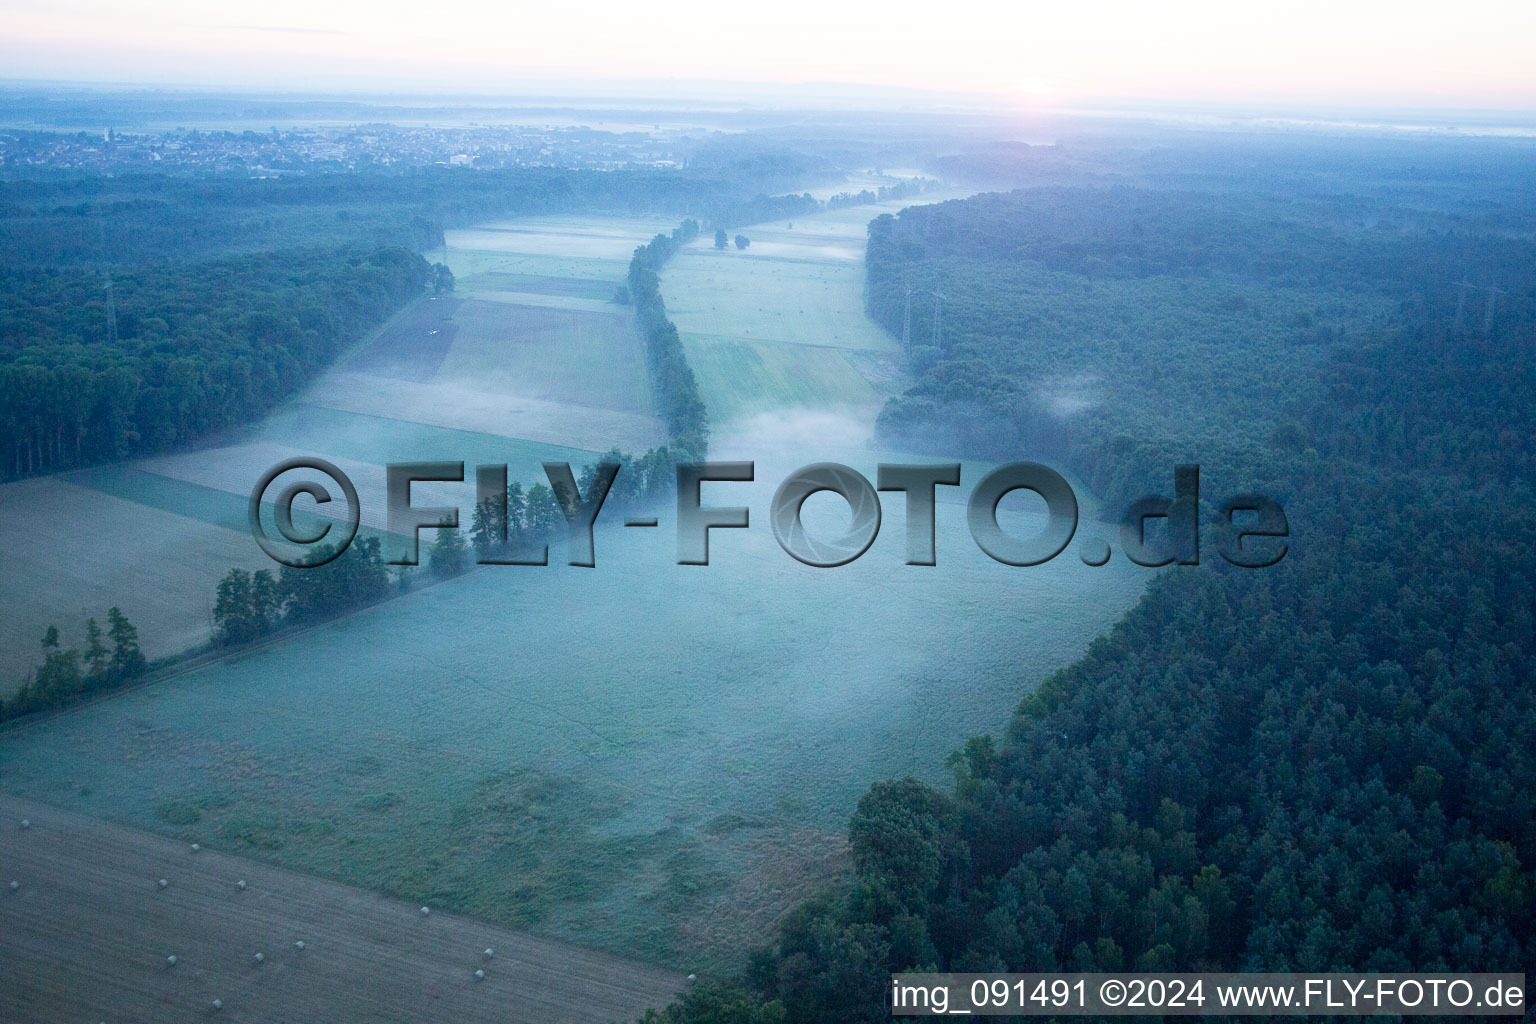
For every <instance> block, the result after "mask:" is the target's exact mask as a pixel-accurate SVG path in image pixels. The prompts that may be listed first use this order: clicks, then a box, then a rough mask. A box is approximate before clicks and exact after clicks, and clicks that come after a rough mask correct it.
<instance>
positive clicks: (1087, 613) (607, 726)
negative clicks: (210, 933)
mask: <svg viewBox="0 0 1536 1024" xmlns="http://www.w3.org/2000/svg"><path fill="white" fill-rule="evenodd" d="M795 461H796V462H798V461H799V459H798V458H797V459H796V460H795ZM788 468H790V466H789V465H787V464H786V465H782V466H781V465H777V464H775V465H773V466H769V465H766V464H760V476H759V483H756V484H751V485H711V486H718V488H719V490H718V491H716V492H713V493H706V496H705V497H706V500H707V501H710V502H711V503H736V502H738V501H740V502H743V503H746V504H748V505H750V506H751V507H752V508H753V509H754V511H755V512H756V513H757V514H755V515H754V516H753V522H754V526H753V528H752V529H749V530H746V531H723V532H721V533H719V534H717V535H716V537H715V539H714V540H713V542H712V545H711V553H712V559H713V560H714V564H712V565H711V566H709V567H706V568H700V567H691V566H677V565H675V564H674V562H673V560H674V558H675V552H674V548H673V542H672V537H671V535H670V533H668V532H666V531H626V530H623V529H612V530H605V531H603V532H602V533H601V534H600V536H599V537H598V548H597V552H598V560H599V565H598V568H597V569H596V570H595V571H594V570H580V571H578V570H575V569H570V568H568V567H564V566H561V565H555V566H551V567H549V568H548V569H514V568H505V569H488V570H486V571H483V572H479V573H475V574H471V575H470V576H467V577H464V578H461V579H460V580H458V581H455V582H453V583H451V584H448V585H446V586H440V587H434V588H431V589H429V590H424V591H421V592H418V593H415V594H412V595H409V596H407V597H405V598H404V599H402V600H399V601H395V602H391V603H390V604H388V605H384V606H380V607H377V608H374V609H370V610H368V611H365V612H363V613H361V614H359V615H357V616H354V617H351V618H349V619H346V620H344V621H340V622H336V623H332V624H329V625H326V626H323V627H321V628H319V629H317V630H315V631H313V632H311V633H309V634H306V635H305V636H304V637H300V638H294V639H293V640H290V641H284V642H281V643H278V644H275V645H273V646H271V647H269V648H265V649H263V650H260V651H257V652H254V653H252V654H250V655H248V656H245V657H243V658H241V659H239V660H237V661H235V662H232V663H225V664H221V665H216V666H210V667H208V668H205V669H202V670H199V671H197V672H193V673H189V674H187V675H185V676H181V677H178V678H176V679H173V680H170V681H168V682H166V683H165V684H163V685H159V686H156V687H152V688H148V689H145V690H142V691H137V692H134V693H131V694H126V695H124V696H123V697H121V698H119V699H116V700H114V701H110V702H107V703H104V704H102V705H99V706H96V707H92V708H87V709H84V710H82V711H81V712H79V713H77V714H72V715H69V716H65V717H62V718H59V719H57V720H54V721H51V722H48V723H43V724H41V725H39V726H37V727H34V728H32V729H29V730H26V731H23V732H21V733H18V734H14V735H11V736H9V737H6V738H5V739H4V740H3V741H0V788H4V789H5V790H6V791H9V792H15V793H19V794H23V795H27V796H32V797H36V798H40V799H44V800H47V801H50V802H54V803H58V804H60V805H62V806H66V807H74V808H78V809H82V810H85V811H88V812H90V813H93V814H98V815H104V816H107V817H112V818H117V819H121V820H124V821H129V822H132V823H134V824H137V825H142V826H144V827H148V828H152V829H155V830H158V831H161V832H163V833H166V834H168V835H173V836H176V837H178V838H182V839H184V840H189V841H198V842H203V843H205V844H207V845H212V846H215V847H216V848H219V849H226V850H234V851H239V852H242V853H247V854H250V855H253V856H257V857H260V858H264V859H269V860H272V861H275V862H278V863H282V864H286V865H290V866H293V867H298V868H302V869H305V870H309V871H314V872H317V873H320V874H326V875H331V876H334V877H339V878H341V879H344V880H347V881H351V882H356V883H359V884H363V885H368V886H371V887H375V888H379V889H382V890H385V891H389V892H393V893H397V894H400V895H402V896H406V897H409V898H411V899H420V900H423V901H428V902H432V903H434V904H435V905H442V906H444V907H451V908H457V909H461V910H465V911H468V912H471V913H474V914H475V915H477V916H483V917H486V918H488V919H490V920H493V921H497V922H500V923H504V924H510V925H516V926H519V927H526V928H531V929H534V930H536V931H538V932H541V933H544V934H549V935H554V936H560V937H564V938H570V939H572V940H575V941H578V942H581V943H583V944H589V945H596V946H599V947H602V948H606V949H610V950H615V951H622V952H625V953H627V954H630V955H634V956H639V957H642V958H646V959H651V960H655V961H659V962H679V961H680V960H684V959H686V960H687V962H689V963H699V964H706V965H720V964H725V963H734V962H735V958H736V957H737V955H738V953H739V949H740V948H741V947H742V946H743V945H745V944H748V943H750V942H751V941H754V940H755V939H756V938H758V937H760V935H761V932H762V929H763V928H764V927H766V925H767V924H768V923H769V922H771V920H772V919H773V918H774V917H775V916H776V915H777V914H778V913H780V912H782V910H783V909H785V908H786V907H787V906H789V905H791V904H792V903H793V902H794V900H795V899H797V898H798V897H799V896H800V895H803V894H804V892H805V891H806V890H807V888H808V887H810V886H813V885H815V884H817V883H818V882H819V881H822V880H825V879H826V878H827V877H828V874H829V873H830V872H833V871H835V870H837V868H838V865H839V863H840V861H839V851H840V849H841V833H842V828H843V825H844V822H845V820H846V816H847V814H848V813H849V812H850V811H851V809H852V806H853V803H854V801H855V800H856V799H857V797H858V795H859V794H860V793H861V792H862V791H863V789H864V787H865V786H866V785H867V784H868V782H869V781H870V780H871V779H876V778H883V777H888V776H892V775H903V774H906V773H908V772H916V773H918V774H920V775H924V776H926V777H929V778H935V777H936V776H938V775H940V774H941V773H942V771H943V769H942V767H941V762H942V758H943V756H944V754H946V753H947V752H948V751H950V750H952V749H954V748H955V747H956V746H957V745H958V744H959V743H960V742H962V741H963V740H964V739H965V737H966V736H968V735H970V734H972V733H974V732H976V731H979V730H990V729H992V728H995V727H996V725H997V724H998V723H997V722H996V721H995V708H997V707H999V706H1007V705H1008V704H1011V703H1012V702H1013V701H1014V700H1016V699H1017V698H1018V696H1020V695H1021V694H1022V693H1024V692H1025V691H1026V690H1027V689H1028V688H1029V687H1030V686H1032V685H1033V683H1034V682H1035V681H1037V680H1038V679H1039V678H1041V677H1042V676H1043V675H1044V674H1045V673H1046V672H1047V671H1049V670H1050V669H1051V668H1053V667H1055V666H1058V665H1061V664H1064V663H1066V662H1067V661H1069V660H1070V659H1071V658H1072V657H1074V656H1075V655H1076V654H1077V652H1078V651H1080V650H1081V648H1082V646H1083V645H1084V644H1085V643H1086V642H1087V640H1088V639H1089V638H1090V637H1091V636H1093V635H1094V634H1095V633H1097V632H1098V631H1099V630H1101V629H1102V628H1104V626H1106V625H1107V624H1108V623H1109V622H1110V621H1112V619H1113V618H1114V617H1116V616H1117V615H1118V614H1119V613H1120V611H1121V610H1123V609H1124V608H1125V607H1126V606H1127V605H1128V603H1129V602H1130V601H1132V600H1133V599H1134V598H1135V596H1136V594H1137V593H1138V592H1139V590H1140V587H1141V585H1142V584H1143V583H1144V581H1145V579H1146V578H1147V574H1146V573H1145V572H1144V571H1142V570H1137V569H1135V568H1134V567H1131V566H1129V565H1127V564H1125V563H1124V562H1123V561H1122V562H1118V563H1114V562H1112V563H1111V565H1110V566H1109V567H1106V568H1104V569H1089V568H1087V567H1085V566H1083V565H1082V564H1081V563H1080V562H1078V561H1077V560H1076V558H1074V557H1071V554H1070V553H1069V554H1068V555H1066V556H1064V557H1063V558H1061V559H1058V560H1057V561H1056V562H1053V563H1051V564H1050V565H1047V566H1044V567H1039V568H1036V569H1010V568H1007V567H1004V566H1000V565H997V564H996V563H993V562H991V561H990V560H989V559H987V558H986V557H985V556H984V555H982V554H981V553H980V552H979V551H978V550H977V549H976V548H975V546H974V544H972V543H971V541H970V539H969V536H968V534H967V532H966V528H965V525H964V510H963V508H962V507H960V506H958V505H952V504H946V505H942V506H941V507H940V509H939V528H938V536H939V545H940V565H939V566H938V567H937V568H935V569H914V568H912V567H908V566H905V565H903V564H901V563H902V558H903V554H902V552H903V546H904V524H903V515H902V512H901V508H900V505H899V503H892V504H891V505H890V506H889V507H888V509H887V522H886V524H885V528H884V529H883V530H882V533H881V536H880V539H879V540H878V541H877V542H876V544H875V546H874V547H873V548H872V549H871V551H870V552H869V553H868V554H866V555H865V556H864V558H862V559H860V560H859V561H858V562H855V563H854V564H852V565H849V566H845V567H842V568H840V569H835V570H824V571H823V570H815V569H810V568H808V567H806V566H802V565H800V564H799V563H797V562H794V561H793V560H792V559H790V558H789V556H787V555H785V554H784V553H783V552H782V551H780V550H779V548H778V546H777V544H776V543H775V542H774V541H773V539H772V536H771V534H770V532H769V531H768V530H767V529H766V527H765V525H764V523H763V520H762V519H761V518H760V516H761V515H762V513H763V510H764V509H765V508H766V505H767V501H768V498H769V496H770V495H771V493H772V489H773V487H774V486H776V485H777V482H778V479H779V477H780V475H781V473H782V471H785V470H787V469H788ZM860 468H861V469H862V470H864V471H866V472H868V473H871V474H872V473H873V466H872V465H860ZM727 487H728V488H729V490H726V489H725V488H727ZM559 554H560V552H559V551H558V550H557V551H555V552H552V555H553V556H554V557H553V558H552V561H557V562H558V561H559ZM872 595H879V599H878V600H872V597H871V596H872ZM683 638H686V641H684V640H683ZM193 811H195V814H194V813H192V812H193Z"/></svg>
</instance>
